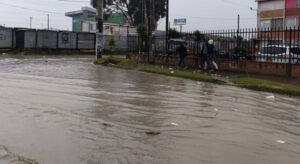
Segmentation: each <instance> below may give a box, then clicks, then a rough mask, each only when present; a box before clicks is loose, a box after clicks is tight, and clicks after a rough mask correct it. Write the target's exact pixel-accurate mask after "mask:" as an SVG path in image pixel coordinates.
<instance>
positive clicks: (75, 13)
mask: <svg viewBox="0 0 300 164" xmlns="http://www.w3.org/2000/svg"><path fill="white" fill-rule="evenodd" d="M84 11H88V12H91V13H94V14H97V10H96V9H93V8H90V7H82V8H81V10H77V11H71V12H67V13H65V15H66V16H68V17H72V16H74V15H78V14H83V12H84Z"/></svg>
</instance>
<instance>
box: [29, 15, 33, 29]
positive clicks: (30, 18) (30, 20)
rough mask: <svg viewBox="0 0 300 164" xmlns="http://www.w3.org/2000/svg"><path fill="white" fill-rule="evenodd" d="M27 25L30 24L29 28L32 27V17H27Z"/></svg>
mask: <svg viewBox="0 0 300 164" xmlns="http://www.w3.org/2000/svg"><path fill="white" fill-rule="evenodd" d="M29 22H30V23H29V26H30V28H32V17H29Z"/></svg>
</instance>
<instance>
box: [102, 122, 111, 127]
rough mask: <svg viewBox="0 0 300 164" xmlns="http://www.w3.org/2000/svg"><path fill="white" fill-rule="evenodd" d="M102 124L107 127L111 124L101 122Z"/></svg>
mask: <svg viewBox="0 0 300 164" xmlns="http://www.w3.org/2000/svg"><path fill="white" fill-rule="evenodd" d="M102 125H103V126H107V127H112V125H110V124H108V123H102Z"/></svg>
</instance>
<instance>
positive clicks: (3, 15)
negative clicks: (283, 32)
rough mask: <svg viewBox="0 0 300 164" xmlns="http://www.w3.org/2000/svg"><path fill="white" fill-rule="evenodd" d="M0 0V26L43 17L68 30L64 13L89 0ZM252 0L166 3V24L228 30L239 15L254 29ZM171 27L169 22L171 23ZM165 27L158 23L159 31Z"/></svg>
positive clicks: (39, 24) (42, 23) (36, 23)
mask: <svg viewBox="0 0 300 164" xmlns="http://www.w3.org/2000/svg"><path fill="white" fill-rule="evenodd" d="M72 1H79V2H63V1H60V0H0V7H1V9H0V24H1V25H3V24H5V26H10V27H29V17H32V18H33V28H46V26H47V14H48V13H49V14H50V26H51V27H53V28H57V29H62V30H71V23H72V21H71V18H68V17H65V16H64V13H65V12H68V11H73V10H78V9H80V8H81V7H83V6H90V3H89V0H72ZM256 6H257V5H256V3H255V0H170V21H171V20H173V19H174V18H187V25H186V26H184V28H183V30H184V31H187V30H188V31H193V30H196V29H199V30H212V29H231V28H236V27H237V15H238V14H240V15H241V27H247V28H248V27H256V12H255V11H251V10H250V7H253V8H256ZM171 24H172V25H173V23H171ZM164 27H165V22H164V20H161V21H159V29H163V28H164Z"/></svg>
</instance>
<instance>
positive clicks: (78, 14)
mask: <svg viewBox="0 0 300 164" xmlns="http://www.w3.org/2000/svg"><path fill="white" fill-rule="evenodd" d="M65 15H66V16H68V17H72V30H73V31H74V32H79V29H78V24H79V23H80V21H82V20H85V19H89V18H95V17H96V16H97V11H96V9H93V8H90V7H82V8H81V10H78V11H71V12H67V13H66V14H65Z"/></svg>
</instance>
